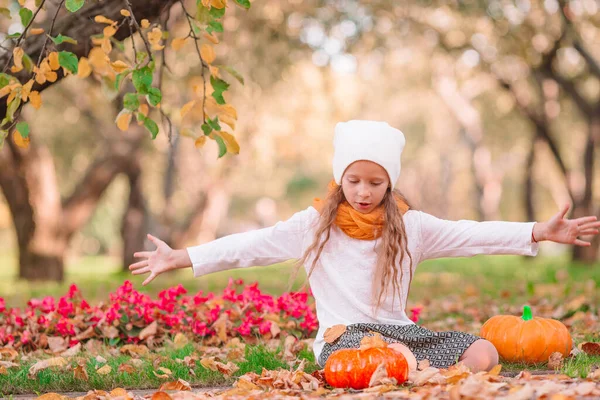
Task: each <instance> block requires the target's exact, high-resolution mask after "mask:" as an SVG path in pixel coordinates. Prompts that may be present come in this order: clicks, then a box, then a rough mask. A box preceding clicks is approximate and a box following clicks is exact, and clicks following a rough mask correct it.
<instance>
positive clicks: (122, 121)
mask: <svg viewBox="0 0 600 400" xmlns="http://www.w3.org/2000/svg"><path fill="white" fill-rule="evenodd" d="M131 116H132V113H130V112H120V113H119V115H117V127H118V128H119V129H120V130H122V131H126V130H127V129H129V123H130V122H131Z"/></svg>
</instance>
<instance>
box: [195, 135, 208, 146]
mask: <svg viewBox="0 0 600 400" xmlns="http://www.w3.org/2000/svg"><path fill="white" fill-rule="evenodd" d="M205 144H206V136H205V135H202V136H200V137H199V138H198V139H196V141H195V142H194V146H195V147H196V148H197V149H201V148H202V147H204V145H205Z"/></svg>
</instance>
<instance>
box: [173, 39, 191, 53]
mask: <svg viewBox="0 0 600 400" xmlns="http://www.w3.org/2000/svg"><path fill="white" fill-rule="evenodd" d="M186 39H187V38H175V39H173V41H172V42H171V47H173V50H175V51H177V50H180V49H181V48H182V47H183V45H184V44H185V41H186Z"/></svg>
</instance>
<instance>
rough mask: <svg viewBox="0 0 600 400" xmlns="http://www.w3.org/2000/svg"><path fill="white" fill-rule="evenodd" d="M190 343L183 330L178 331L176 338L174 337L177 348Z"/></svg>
mask: <svg viewBox="0 0 600 400" xmlns="http://www.w3.org/2000/svg"><path fill="white" fill-rule="evenodd" d="M188 343H189V341H188V338H187V337H186V336H185V335H184V334H183V333H181V332H179V333H177V334H176V335H175V338H174V339H173V344H174V345H175V348H177V349H180V348H182V347H184V346H185V345H186V344H188Z"/></svg>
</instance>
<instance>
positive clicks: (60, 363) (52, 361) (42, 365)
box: [15, 131, 68, 376]
mask: <svg viewBox="0 0 600 400" xmlns="http://www.w3.org/2000/svg"><path fill="white" fill-rule="evenodd" d="M15 133H16V131H15ZM19 136H21V135H19ZM21 139H22V138H21ZM23 140H27V146H29V137H27V139H23ZM15 143H16V144H17V145H19V143H18V142H17V140H15ZM67 364H68V361H67V360H66V359H65V358H63V357H53V358H48V359H46V360H42V361H38V362H36V363H35V364H33V365H32V366H31V368H29V375H30V376H34V375H35V374H37V373H38V372H39V371H41V370H43V369H46V368H50V367H64V366H66V365H67Z"/></svg>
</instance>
